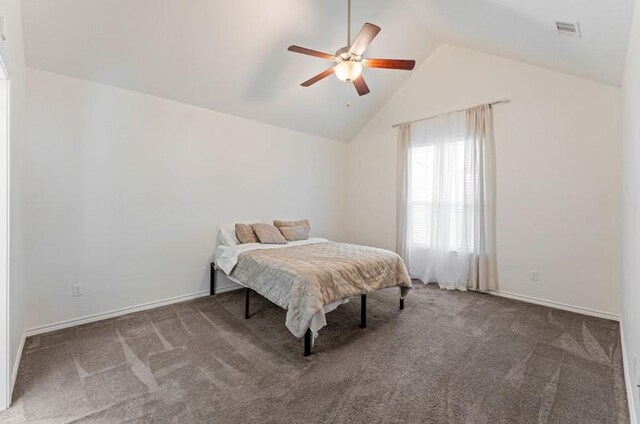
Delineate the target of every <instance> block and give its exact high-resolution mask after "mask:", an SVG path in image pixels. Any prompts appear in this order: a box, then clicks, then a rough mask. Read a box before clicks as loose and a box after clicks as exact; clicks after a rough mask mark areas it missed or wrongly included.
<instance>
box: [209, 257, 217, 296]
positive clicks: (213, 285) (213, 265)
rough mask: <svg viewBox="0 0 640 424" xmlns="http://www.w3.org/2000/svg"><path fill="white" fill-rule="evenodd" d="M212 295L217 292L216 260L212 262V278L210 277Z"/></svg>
mask: <svg viewBox="0 0 640 424" xmlns="http://www.w3.org/2000/svg"><path fill="white" fill-rule="evenodd" d="M209 283H210V287H209V290H210V293H209V294H210V295H211V296H213V295H214V294H216V264H215V262H211V278H210V281H209Z"/></svg>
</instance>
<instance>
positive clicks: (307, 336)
mask: <svg viewBox="0 0 640 424" xmlns="http://www.w3.org/2000/svg"><path fill="white" fill-rule="evenodd" d="M217 270H218V267H217V266H216V264H215V263H214V262H211V281H210V283H211V287H210V295H211V296H213V295H215V294H216V271H217ZM252 291H253V290H251V289H250V288H249V287H245V288H244V319H249V318H251V315H250V314H249V297H250V294H251V292H252ZM403 309H404V297H402V296H401V297H400V310H403ZM360 328H367V295H366V294H361V295H360ZM309 355H311V330H310V329H308V328H307V331H306V332H305V333H304V356H309Z"/></svg>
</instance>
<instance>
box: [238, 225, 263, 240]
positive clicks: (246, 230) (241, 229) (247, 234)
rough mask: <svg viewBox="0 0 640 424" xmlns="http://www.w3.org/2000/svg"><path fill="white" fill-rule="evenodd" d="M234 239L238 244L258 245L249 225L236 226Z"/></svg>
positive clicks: (256, 237)
mask: <svg viewBox="0 0 640 424" xmlns="http://www.w3.org/2000/svg"><path fill="white" fill-rule="evenodd" d="M236 237H237V238H238V241H240V243H242V244H244V243H258V236H256V233H255V232H254V231H253V228H252V226H251V225H248V224H236Z"/></svg>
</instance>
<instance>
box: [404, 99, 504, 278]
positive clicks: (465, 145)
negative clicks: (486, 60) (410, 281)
mask: <svg viewBox="0 0 640 424" xmlns="http://www.w3.org/2000/svg"><path fill="white" fill-rule="evenodd" d="M492 120H493V118H492V111H491V107H490V106H488V105H485V106H479V107H476V108H472V109H469V110H467V111H463V112H455V113H450V114H446V115H440V116H437V117H435V118H431V119H428V120H424V121H421V122H418V123H415V124H413V125H406V126H404V127H403V126H401V128H400V133H399V138H398V153H399V155H398V193H399V194H398V238H397V245H398V246H397V248H398V252H399V254H400V255H401V256H402V257H403V259H404V260H405V262H406V263H407V267H408V269H409V273H410V274H411V276H412V277H413V278H418V279H420V280H422V281H423V282H425V283H427V282H437V283H438V284H439V285H440V287H442V288H446V289H459V290H466V289H467V288H470V289H474V290H491V289H495V288H497V281H496V272H495V271H496V257H495V158H494V141H493V128H492Z"/></svg>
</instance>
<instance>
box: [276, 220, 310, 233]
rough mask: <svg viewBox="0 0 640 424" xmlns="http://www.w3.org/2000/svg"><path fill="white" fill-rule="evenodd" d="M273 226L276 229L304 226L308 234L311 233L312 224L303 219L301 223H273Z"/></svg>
mask: <svg viewBox="0 0 640 424" xmlns="http://www.w3.org/2000/svg"><path fill="white" fill-rule="evenodd" d="M273 225H275V226H276V227H278V228H280V227H297V226H302V227H304V228H305V229H306V230H307V233H308V232H309V231H311V224H310V223H309V220H308V219H301V220H300V221H278V220H275V221H273Z"/></svg>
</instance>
